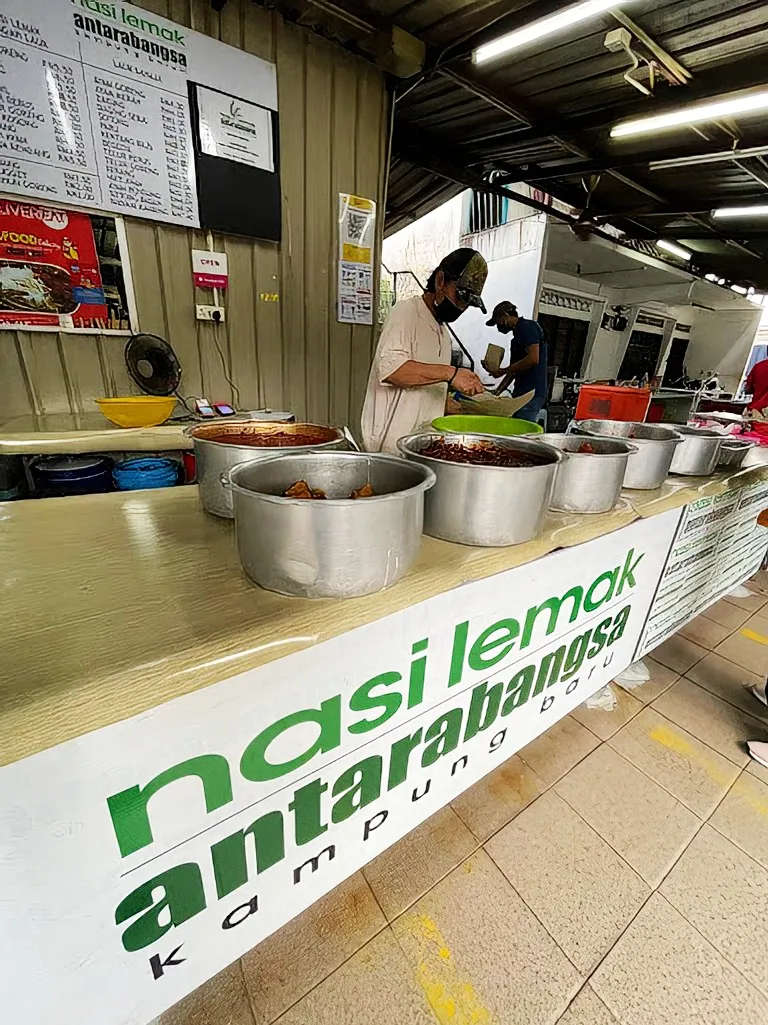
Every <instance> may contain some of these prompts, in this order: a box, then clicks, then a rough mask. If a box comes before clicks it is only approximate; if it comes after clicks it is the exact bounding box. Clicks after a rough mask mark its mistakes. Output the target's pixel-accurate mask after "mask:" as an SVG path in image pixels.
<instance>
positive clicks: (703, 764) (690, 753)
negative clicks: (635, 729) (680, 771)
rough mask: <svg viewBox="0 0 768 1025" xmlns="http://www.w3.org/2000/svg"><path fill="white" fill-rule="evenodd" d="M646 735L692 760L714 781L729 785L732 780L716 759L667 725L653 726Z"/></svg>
mask: <svg viewBox="0 0 768 1025" xmlns="http://www.w3.org/2000/svg"><path fill="white" fill-rule="evenodd" d="M648 736H649V737H650V738H651V740H655V741H656V743H657V744H661V745H662V746H663V747H666V748H667V750H669V751H674V753H675V754H678V755H681V756H682V757H683V758H687V759H688V761H689V762H693V764H694V765H697V766H698V767H699V768H700V769H703V770H704V772H706V774H707V775H708V776H709V778H710V779H711V780H714V782H715V783H719V784H720V785H721V786H728V787H729V786H730V785H731V783H732V782H733V776H732V775H731V774H730V773H727V772H724V771H723V769H722V766H721V765H720V763H719V762H718V761H717V760H716V759H714V758H710V757H709V756H708V755H706V754H704V752H703V751H701V750H700V749H699V748H698V747H696V746H695V745H694V744H692V743H691V742H690V741H689V740H686V739H685V737H682V736H681V735H680V734H679V733H677V732H676V731H675V730H672V729H670V728H669V727H668V726H654V728H653V729H652V730H650V731H649V733H648Z"/></svg>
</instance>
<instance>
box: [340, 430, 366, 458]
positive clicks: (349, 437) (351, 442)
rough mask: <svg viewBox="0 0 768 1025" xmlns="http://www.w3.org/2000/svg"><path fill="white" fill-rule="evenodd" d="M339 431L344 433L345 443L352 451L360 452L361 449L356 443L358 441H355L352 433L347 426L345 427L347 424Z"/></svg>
mask: <svg viewBox="0 0 768 1025" xmlns="http://www.w3.org/2000/svg"><path fill="white" fill-rule="evenodd" d="M341 433H342V434H343V435H344V438H345V440H346V442H347V444H348V445H349V446H350V447H351V448H352V451H353V452H362V451H363V450H362V449H361V448H360V446H359V445H358V443H357V442H356V441H355V439H354V437H353V435H352V431H350V429H349V427H347V426H344V427H342V428H341Z"/></svg>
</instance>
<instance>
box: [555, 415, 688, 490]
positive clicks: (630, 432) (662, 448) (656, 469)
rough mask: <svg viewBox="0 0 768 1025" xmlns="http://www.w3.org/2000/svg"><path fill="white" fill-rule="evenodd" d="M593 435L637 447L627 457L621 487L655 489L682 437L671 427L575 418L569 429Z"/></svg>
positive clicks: (666, 472)
mask: <svg viewBox="0 0 768 1025" xmlns="http://www.w3.org/2000/svg"><path fill="white" fill-rule="evenodd" d="M570 429H571V430H572V431H573V432H575V433H576V434H582V435H587V436H588V437H592V438H606V437H608V438H626V439H627V440H630V439H631V441H632V444H633V445H634V446H635V447H636V448H637V452H633V453H632V454H631V455H630V457H629V459H628V460H627V470H626V473H625V474H624V487H625V488H629V489H631V490H635V491H655V490H656V488H660V487H661V485H662V484H663V483H664V481H665V480H666V477H667V474H668V473H669V468H670V466H671V465H672V457H673V456H674V454H675V449H676V448H677V446H678V445H680V444H681V443H682V440H683V439H682V436H681V435H680V434H678V433H677V431H676V430H673V429H672V428H671V427H661V426H658V425H655V424H644V423H635V422H633V421H624V420H577V421H576V422H575V423H574V424H572V425H571V428H570Z"/></svg>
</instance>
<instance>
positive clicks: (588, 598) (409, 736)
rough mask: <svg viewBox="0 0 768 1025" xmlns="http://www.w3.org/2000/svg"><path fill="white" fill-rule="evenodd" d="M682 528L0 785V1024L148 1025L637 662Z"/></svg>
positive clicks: (205, 693) (485, 589)
mask: <svg viewBox="0 0 768 1025" xmlns="http://www.w3.org/2000/svg"><path fill="white" fill-rule="evenodd" d="M680 515H681V514H680V512H679V511H676V512H673V513H667V514H665V515H662V516H657V517H654V518H653V519H651V520H646V521H640V522H637V523H635V524H632V525H631V526H629V527H626V528H624V529H622V530H618V531H616V532H615V533H613V534H609V535H607V536H606V537H603V538H600V539H599V540H596V541H593V542H590V543H589V544H585V545H581V546H579V547H578V548H573V549H568V550H565V551H561V552H557V553H555V554H553V555H550V556H547V557H546V558H543V559H540V560H538V561H536V562H533V563H531V564H529V565H525V566H521V567H519V568H518V569H513V570H510V571H508V572H505V573H501V574H498V575H497V576H494V577H490V578H488V579H485V580H481V581H477V582H474V583H470V584H467V585H465V586H463V587H459V588H457V589H455V590H453V591H450V592H447V593H445V594H442V595H440V596H438V597H436V598H433V599H430V600H429V601H425V602H423V603H421V604H418V605H415V606H413V607H412V608H409V609H406V610H404V611H403V612H400V613H397V614H396V615H392V616H389V617H387V618H386V619H383V620H379V621H378V622H374V623H372V624H370V625H368V626H364V627H361V628H359V629H357V630H354V631H351V632H350V633H347V634H344V635H342V636H340V637H337V638H334V639H333V640H330V641H327V642H324V643H322V644H319V645H316V646H315V647H312V648H310V649H308V650H306V651H302V652H299V653H297V654H294V655H291V656H289V657H287V658H284V659H280V660H278V661H276V662H272V663H270V664H269V665H266V666H264V667H262V668H260V669H256V670H253V671H250V672H246V673H242V674H240V675H239V676H236V677H233V678H232V679H230V680H227V681H224V682H222V683H219V684H216V685H214V686H211V687H207V688H205V689H203V690H200V691H197V692H195V693H193V694H190V695H188V696H186V697H182V698H178V699H176V700H174V701H171V702H169V703H167V704H165V705H162V706H160V707H158V708H155V709H152V710H151V711H149V712H146V713H144V714H142V715H139V716H136V717H135V718H132V719H128V720H126V721H124V722H121V723H117V724H116V725H114V726H110V727H107V728H105V729H102V730H98V731H96V732H94V733H90V734H87V735H85V736H83V737H79V738H78V739H76V740H72V741H69V742H67V743H65V744H61V745H60V746H58V747H55V748H52V749H50V750H48V751H45V752H42V753H41V754H37V755H34V756H33V757H30V758H28V759H25V760H23V761H20V762H16V763H15V764H12V765H9V766H7V767H5V768H3V769H0V782H1V783H2V793H3V801H2V807H0V855H1V856H2V864H3V871H2V876H1V877H0V878H1V886H2V893H1V897H2V907H3V913H2V915H1V916H0V949H1V953H2V959H3V975H4V981H5V985H4V1000H3V1011H4V1015H5V1017H6V1018H7V1020H8V1021H13V1022H20V1023H21V1022H23V1023H24V1025H43V1023H45V1025H49V1023H50V1022H51V1021H53V1020H57V1021H61V1020H63V1021H66V1022H70V1021H88V1022H90V1021H94V1022H100V1023H102V1025H128V1023H131V1025H143V1023H145V1022H147V1021H149V1020H150V1019H152V1018H153V1017H155V1016H156V1015H158V1014H160V1013H161V1012H162V1011H163V1010H165V1009H166V1008H167V1007H169V1006H170V1005H172V1004H173V1003H175V1002H176V1001H177V1000H179V999H181V997H183V996H185V995H186V994H187V993H189V992H190V991H191V990H193V989H194V988H195V987H197V986H199V985H200V984H201V983H202V982H203V981H205V980H206V979H208V978H210V977H211V976H212V975H214V974H215V973H216V972H218V971H220V970H221V969H222V968H224V967H225V966H226V965H228V964H229V963H231V962H232V961H234V960H235V959H236V958H237V957H239V956H240V955H241V954H243V953H244V952H245V951H246V950H248V949H250V948H251V947H253V946H254V945H255V944H257V943H258V942H259V941H260V940H262V939H264V937H266V936H268V935H269V934H270V933H272V932H274V930H275V929H277V928H279V927H280V926H281V925H283V924H284V923H285V922H287V921H288V920H289V919H291V918H293V917H294V916H295V915H297V914H299V912H301V911H302V910H303V909H304V908H306V907H308V906H309V905H310V904H311V903H313V902H314V901H315V900H317V899H318V898H319V897H321V896H322V895H323V894H325V893H327V892H328V891H329V890H331V889H332V888H333V887H334V886H336V885H337V884H338V883H340V882H341V881H342V880H343V879H345V878H347V877H348V876H349V875H351V874H352V873H354V872H355V871H357V870H358V869H359V868H360V867H361V866H363V865H365V864H366V863H367V862H368V861H370V860H371V859H372V858H374V857H375V856H376V855H377V854H379V853H380V852H381V851H383V850H384V849H385V848H387V847H389V846H390V845H391V844H392V843H394V842H395V841H396V840H399V839H400V838H401V837H402V836H404V835H405V834H406V833H407V832H409V831H410V830H411V829H413V828H414V827H415V826H416V825H418V824H419V823H420V822H422V821H423V820H424V819H426V818H428V817H429V816H430V815H432V814H433V813H434V812H435V811H437V810H438V809H439V808H441V807H443V806H444V805H445V804H447V803H448V802H449V801H451V800H452V799H453V798H455V797H456V796H457V795H458V794H460V793H461V792H462V791H463V790H465V789H466V788H467V787H469V786H471V785H472V784H473V783H474V782H476V781H477V780H478V779H480V778H481V777H482V776H484V775H485V774H486V773H488V772H491V771H492V770H493V769H495V768H496V767H497V766H498V765H500V764H501V763H502V762H503V761H504V760H505V759H507V758H509V756H510V755H512V754H513V753H514V752H515V751H517V750H519V749H520V748H521V747H523V746H524V745H525V744H527V743H529V742H530V741H531V740H533V739H534V738H535V737H537V736H538V735H539V734H541V733H542V732H544V730H546V729H547V728H548V727H550V726H552V725H553V724H554V723H555V722H556V721H557V720H558V719H560V718H561V717H562V716H564V715H566V714H567V713H568V712H570V711H571V710H572V709H573V708H574V707H576V706H577V705H579V704H581V703H582V702H583V701H584V700H585V699H586V698H587V697H588V696H589V695H590V694H591V693H593V692H594V691H596V690H598V689H599V688H601V687H603V686H604V685H605V684H606V683H607V682H608V681H610V680H611V679H612V678H613V676H614V675H615V674H616V673H617V672H618V671H619V670H621V669H624V668H625V667H626V666H627V665H628V664H629V662H630V661H631V659H632V655H633V652H634V650H635V645H636V644H637V641H638V638H639V633H640V630H641V629H642V626H643V623H644V622H645V619H646V616H647V614H648V611H649V607H650V604H651V600H652V597H653V594H654V591H655V589H656V586H657V584H658V581H659V578H660V575H661V572H662V567H663V564H664V560H665V558H666V555H667V552H668V550H669V546H670V544H671V541H672V537H673V535H674V532H675V529H676V526H677V524H678V521H679V519H680Z"/></svg>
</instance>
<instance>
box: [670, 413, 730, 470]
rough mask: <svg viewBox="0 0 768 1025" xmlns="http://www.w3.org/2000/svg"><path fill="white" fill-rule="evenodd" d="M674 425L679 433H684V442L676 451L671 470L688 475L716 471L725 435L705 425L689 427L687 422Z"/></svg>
mask: <svg viewBox="0 0 768 1025" xmlns="http://www.w3.org/2000/svg"><path fill="white" fill-rule="evenodd" d="M674 426H675V430H676V431H677V433H678V434H682V436H683V443H682V445H681V446H680V447H679V448H678V449H677V451H676V452H675V455H674V457H673V459H672V465H671V467H670V472H671V473H681V474H684V475H685V476H687V477H707V476H709V474H710V473H714V470H715V466H716V465H717V460H718V457H719V455H720V447H721V445H722V444H723V435H722V434H720V433H718V432H717V431H708V430H706V429H705V428H703V427H687V426H686V425H685V424H675V425H674Z"/></svg>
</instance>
